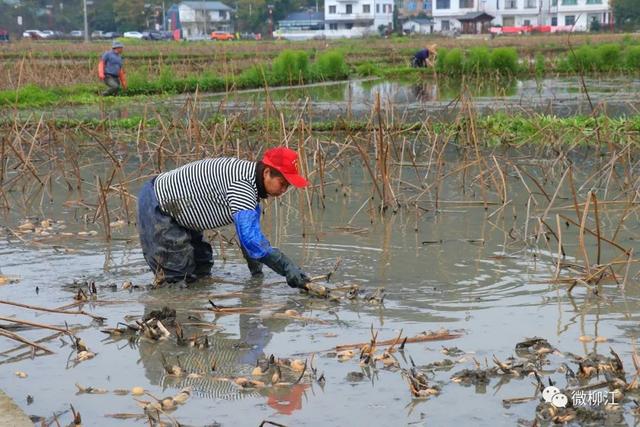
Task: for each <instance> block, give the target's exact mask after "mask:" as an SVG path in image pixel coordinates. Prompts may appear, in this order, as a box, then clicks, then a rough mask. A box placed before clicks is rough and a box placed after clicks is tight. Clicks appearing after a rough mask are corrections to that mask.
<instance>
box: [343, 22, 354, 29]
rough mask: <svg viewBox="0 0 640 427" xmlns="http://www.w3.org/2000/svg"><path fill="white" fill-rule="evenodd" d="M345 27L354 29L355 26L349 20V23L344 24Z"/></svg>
mask: <svg viewBox="0 0 640 427" xmlns="http://www.w3.org/2000/svg"><path fill="white" fill-rule="evenodd" d="M344 27H345V28H346V29H347V30H350V29H352V28H353V24H352V23H351V22H349V23H348V24H344Z"/></svg>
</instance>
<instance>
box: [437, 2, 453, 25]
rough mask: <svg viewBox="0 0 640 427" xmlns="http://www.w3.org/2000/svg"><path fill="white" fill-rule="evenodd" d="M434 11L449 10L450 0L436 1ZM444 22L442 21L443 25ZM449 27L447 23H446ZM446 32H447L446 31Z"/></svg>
mask: <svg viewBox="0 0 640 427" xmlns="http://www.w3.org/2000/svg"><path fill="white" fill-rule="evenodd" d="M436 9H451V0H436ZM444 22H445V21H442V24H443V25H444ZM446 22H447V25H449V21H446ZM447 31H448V30H447Z"/></svg>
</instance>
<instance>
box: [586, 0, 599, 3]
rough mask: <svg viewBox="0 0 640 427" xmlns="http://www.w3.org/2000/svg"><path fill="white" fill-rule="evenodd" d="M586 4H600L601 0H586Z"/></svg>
mask: <svg viewBox="0 0 640 427" xmlns="http://www.w3.org/2000/svg"><path fill="white" fill-rule="evenodd" d="M587 4H602V0H587Z"/></svg>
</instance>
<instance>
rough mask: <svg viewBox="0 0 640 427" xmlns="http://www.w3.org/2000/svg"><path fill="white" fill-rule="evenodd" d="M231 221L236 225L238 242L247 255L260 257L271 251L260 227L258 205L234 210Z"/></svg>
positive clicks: (269, 244)
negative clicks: (247, 208) (249, 208)
mask: <svg viewBox="0 0 640 427" xmlns="http://www.w3.org/2000/svg"><path fill="white" fill-rule="evenodd" d="M233 222H234V223H235V225H236V232H237V233H238V238H239V239H240V244H241V245H242V247H243V248H244V249H245V251H246V252H247V254H248V255H249V257H251V258H253V259H260V258H263V257H265V256H267V255H268V254H269V253H271V251H272V247H271V243H269V241H268V240H267V238H266V237H264V234H262V230H261V229H260V206H256V208H255V209H251V210H241V211H238V212H236V213H235V214H233Z"/></svg>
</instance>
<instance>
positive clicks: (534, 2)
mask: <svg viewBox="0 0 640 427" xmlns="http://www.w3.org/2000/svg"><path fill="white" fill-rule="evenodd" d="M524 7H526V8H527V9H535V8H536V7H538V0H526V1H525V3H524Z"/></svg>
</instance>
